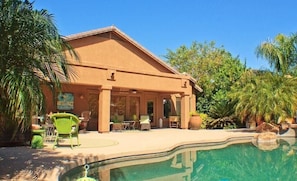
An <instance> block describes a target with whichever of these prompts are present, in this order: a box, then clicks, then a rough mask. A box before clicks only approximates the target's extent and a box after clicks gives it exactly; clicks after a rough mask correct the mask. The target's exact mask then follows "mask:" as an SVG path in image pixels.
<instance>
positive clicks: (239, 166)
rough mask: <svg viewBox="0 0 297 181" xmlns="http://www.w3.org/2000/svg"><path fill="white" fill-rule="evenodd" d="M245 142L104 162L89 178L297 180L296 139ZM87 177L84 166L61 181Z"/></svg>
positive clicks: (96, 165)
mask: <svg viewBox="0 0 297 181" xmlns="http://www.w3.org/2000/svg"><path fill="white" fill-rule="evenodd" d="M244 142H245V143H240V144H238V143H237V144H230V143H227V142H226V143H212V144H206V145H205V144H203V145H186V146H182V147H178V148H176V149H174V150H172V151H170V152H166V153H158V154H150V155H141V156H133V157H122V158H117V159H111V160H104V161H101V162H96V163H90V164H88V165H89V167H90V169H89V170H88V173H87V175H88V177H92V178H95V179H96V180H102V181H143V180H150V181H165V180H170V181H179V180H184V181H198V180H199V181H257V180H259V181H296V180H297V143H296V139H295V138H286V139H279V140H278V141H277V145H276V146H271V145H268V147H269V148H271V149H272V150H263V146H262V147H257V146H258V145H255V144H253V143H252V142H251V141H250V140H249V141H244ZM259 148H261V149H259ZM209 149H210V150H209ZM264 149H265V148H264ZM84 174H85V172H84V167H83V166H81V167H77V168H75V169H72V170H70V171H68V172H67V173H65V174H64V175H63V176H61V178H60V180H76V179H78V178H81V177H84Z"/></svg>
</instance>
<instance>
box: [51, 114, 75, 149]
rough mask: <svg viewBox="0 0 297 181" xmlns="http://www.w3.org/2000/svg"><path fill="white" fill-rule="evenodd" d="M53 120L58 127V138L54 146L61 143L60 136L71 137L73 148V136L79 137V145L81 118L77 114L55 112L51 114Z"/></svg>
mask: <svg viewBox="0 0 297 181" xmlns="http://www.w3.org/2000/svg"><path fill="white" fill-rule="evenodd" d="M51 120H52V121H53V124H54V126H55V127H56V132H57V133H56V139H55V142H54V148H55V147H56V146H57V145H58V144H59V139H60V138H68V139H70V144H71V148H72V149H73V144H72V138H73V137H76V138H77V145H79V138H78V132H79V119H78V117H77V116H75V115H73V114H70V113H55V114H52V115H51Z"/></svg>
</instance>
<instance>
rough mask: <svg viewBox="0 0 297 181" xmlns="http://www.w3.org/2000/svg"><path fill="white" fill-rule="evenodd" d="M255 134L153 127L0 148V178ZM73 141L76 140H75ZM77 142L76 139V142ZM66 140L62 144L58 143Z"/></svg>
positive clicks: (29, 176)
mask: <svg viewBox="0 0 297 181" xmlns="http://www.w3.org/2000/svg"><path fill="white" fill-rule="evenodd" d="M254 134H255V133H253V132H248V131H244V130H241V131H239V130H182V129H152V130H150V131H137V130H135V131H134V130H131V131H123V132H110V133H105V134H99V133H97V132H87V133H84V134H80V135H79V136H80V138H79V139H80V143H81V146H79V147H75V148H74V149H73V150H72V149H71V148H70V147H68V146H62V147H58V148H57V149H55V150H53V149H52V147H53V146H52V143H46V145H45V148H44V149H31V148H30V147H12V148H6V147H5V148H0V180H33V179H36V180H51V181H52V180H57V178H58V175H59V174H61V173H64V172H65V171H67V170H69V169H71V168H74V167H76V166H78V165H84V164H85V163H90V162H95V161H100V160H104V159H109V158H116V157H119V156H128V155H135V154H146V153H156V152H163V151H168V150H171V149H173V148H175V147H177V146H179V145H182V144H192V143H208V142H221V141H227V140H228V139H230V138H251V137H253V136H254ZM75 141H76V140H75ZM75 143H76V142H75ZM63 144H67V143H61V145H63Z"/></svg>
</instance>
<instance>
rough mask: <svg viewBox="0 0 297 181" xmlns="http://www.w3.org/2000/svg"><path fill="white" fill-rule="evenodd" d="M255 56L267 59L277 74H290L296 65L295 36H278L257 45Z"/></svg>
mask: <svg viewBox="0 0 297 181" xmlns="http://www.w3.org/2000/svg"><path fill="white" fill-rule="evenodd" d="M256 54H257V56H258V57H262V58H265V59H267V60H268V62H269V64H270V65H271V66H272V67H273V68H274V69H275V71H276V72H277V73H279V74H281V75H283V76H284V75H288V74H292V73H293V72H295V71H296V70H295V69H296V65H297V34H293V35H291V36H285V35H283V34H278V35H277V36H276V37H275V38H274V40H272V41H266V42H263V43H262V44H261V45H259V46H258V47H257V48H256Z"/></svg>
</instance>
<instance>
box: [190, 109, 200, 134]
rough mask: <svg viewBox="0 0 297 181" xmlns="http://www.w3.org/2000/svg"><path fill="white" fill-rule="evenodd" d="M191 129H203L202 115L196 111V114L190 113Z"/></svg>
mask: <svg viewBox="0 0 297 181" xmlns="http://www.w3.org/2000/svg"><path fill="white" fill-rule="evenodd" d="M190 116H191V117H190V122H189V124H190V126H189V127H190V129H194V130H197V129H200V128H201V124H202V119H201V117H200V114H199V113H198V112H196V111H194V112H191V113H190Z"/></svg>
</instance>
